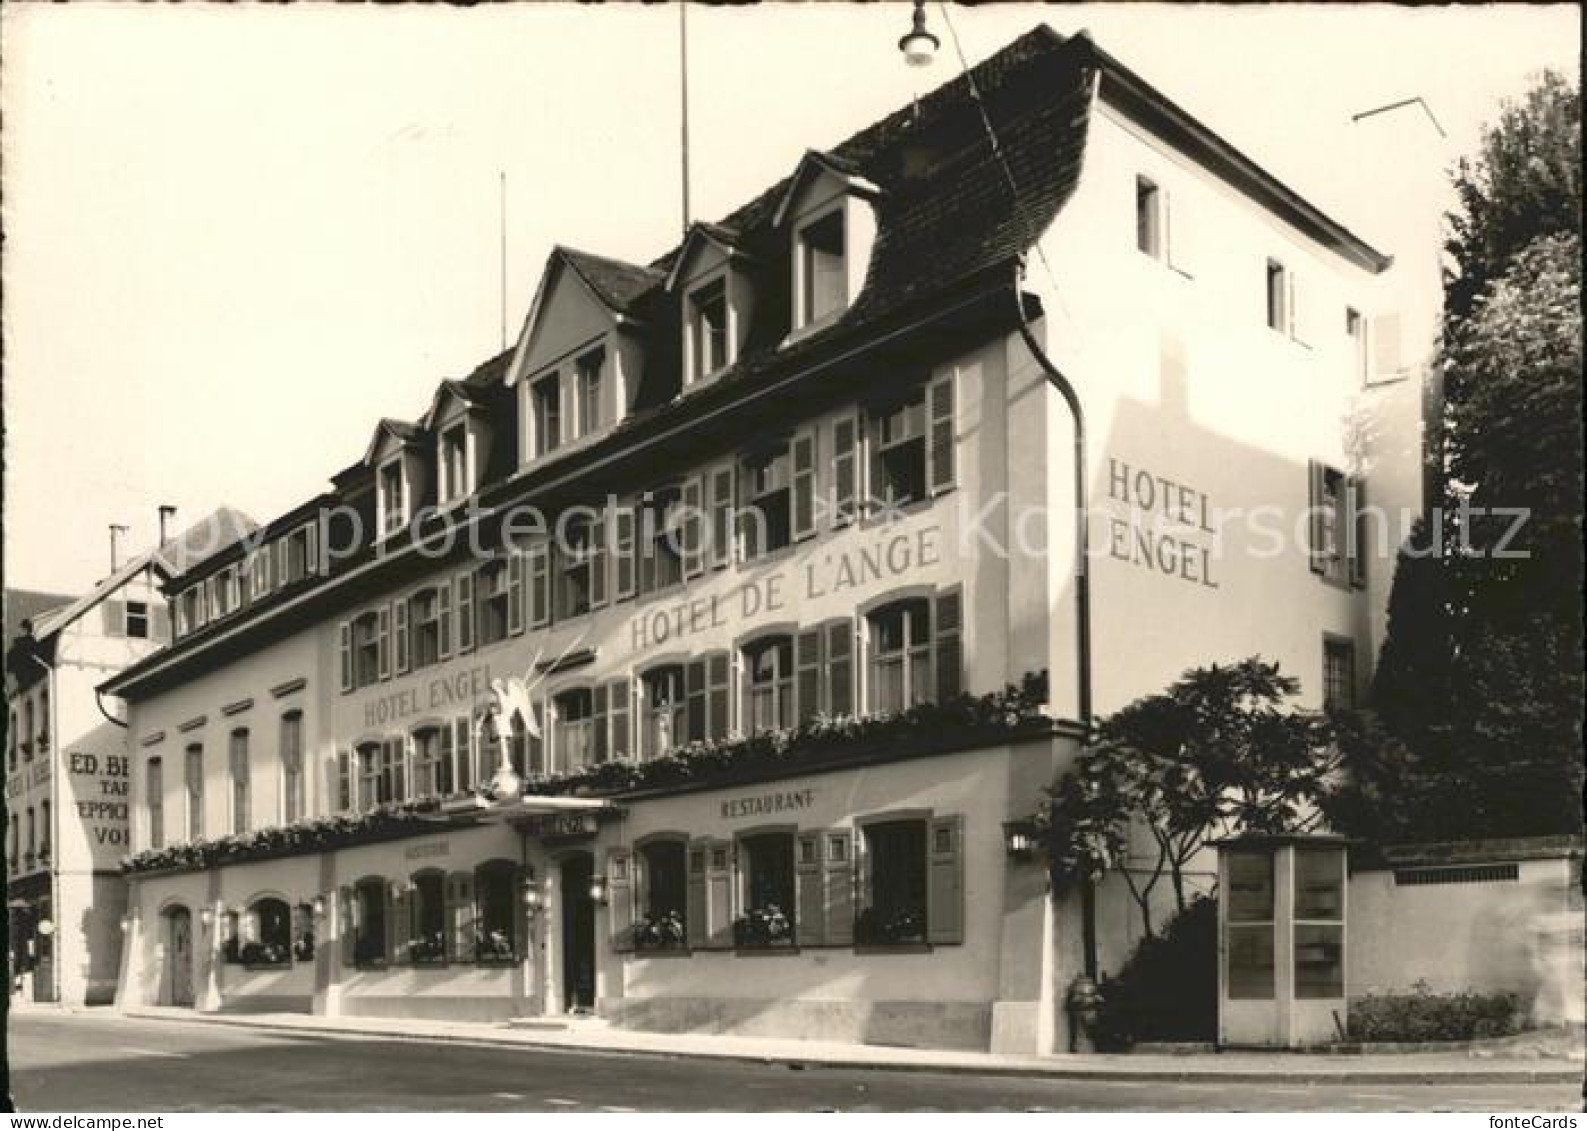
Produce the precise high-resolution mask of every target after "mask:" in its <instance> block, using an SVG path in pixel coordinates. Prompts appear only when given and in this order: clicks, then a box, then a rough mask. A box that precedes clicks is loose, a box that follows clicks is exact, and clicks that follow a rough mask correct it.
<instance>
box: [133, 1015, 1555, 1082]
mask: <svg viewBox="0 0 1587 1131" xmlns="http://www.w3.org/2000/svg"><path fill="white" fill-rule="evenodd" d="M115 1016H117V1017H123V1018H127V1019H129V1020H137V1021H169V1022H174V1023H177V1024H183V1023H186V1024H201V1025H220V1026H229V1027H232V1028H238V1029H256V1030H259V1031H261V1032H271V1033H291V1034H297V1035H302V1036H308V1037H313V1038H320V1039H335V1038H337V1037H374V1038H379V1039H381V1040H389V1041H402V1042H405V1043H408V1044H448V1045H475V1046H485V1047H489V1048H506V1049H525V1050H530V1051H536V1052H551V1053H572V1054H583V1055H586V1056H623V1057H636V1056H640V1057H650V1058H653V1059H656V1060H694V1059H698V1060H721V1061H729V1062H733V1063H739V1064H760V1065H768V1064H785V1065H787V1066H788V1067H789V1069H790V1070H793V1071H799V1070H803V1069H808V1068H822V1069H831V1070H842V1071H875V1072H915V1073H934V1074H939V1075H953V1076H1000V1077H1018V1078H1025V1079H1053V1080H1096V1081H1110V1082H1115V1083H1121V1082H1139V1083H1142V1084H1153V1083H1158V1084H1161V1083H1225V1084H1262V1083H1268V1084H1271V1083H1284V1084H1306V1085H1326V1084H1360V1083H1372V1084H1575V1083H1579V1082H1580V1080H1581V1070H1580V1069H1579V1068H1577V1067H1570V1066H1566V1067H1562V1068H1557V1069H1541V1068H1534V1067H1527V1068H1516V1069H1512V1070H1508V1071H1499V1070H1494V1069H1492V1068H1486V1069H1470V1070H1468V1069H1464V1068H1461V1069H1449V1068H1443V1069H1434V1070H1421V1071H1416V1070H1412V1069H1404V1068H1390V1069H1384V1070H1367V1071H1359V1072H1315V1071H1284V1070H1279V1071H1272V1070H1259V1069H1251V1068H1237V1069H1230V1070H1228V1071H1220V1070H1218V1069H1217V1068H1214V1067H1211V1066H1207V1067H1202V1068H1195V1069H1191V1068H1185V1069H1166V1068H1164V1069H1150V1068H1148V1069H1124V1068H1103V1067H1092V1066H1082V1065H1075V1066H1067V1065H1064V1064H1061V1063H1055V1064H1052V1065H1046V1064H968V1063H964V1062H962V1061H961V1062H948V1063H943V1064H933V1063H925V1062H920V1063H913V1062H899V1061H870V1060H865V1059H861V1058H854V1059H851V1058H845V1057H841V1056H832V1055H830V1054H819V1053H818V1054H814V1055H811V1056H793V1055H790V1054H787V1053H777V1054H771V1055H756V1054H754V1053H743V1052H695V1051H687V1052H680V1051H675V1050H664V1049H647V1048H633V1047H628V1048H623V1047H612V1048H607V1047H602V1046H597V1045H578V1044H572V1043H568V1044H561V1043H556V1042H549V1041H547V1042H540V1041H525V1040H514V1039H510V1038H505V1037H497V1036H492V1035H491V1034H488V1033H481V1034H473V1033H394V1032H391V1031H390V1030H386V1029H373V1028H335V1029H331V1028H317V1027H313V1026H305V1025H283V1024H280V1023H279V1022H273V1021H254V1020H250V1019H248V1017H247V1016H246V1015H231V1016H224V1017H218V1016H214V1015H203V1014H198V1015H194V1016H193V1017H169V1016H166V1015H164V1014H155V1013H143V1012H139V1011H137V1010H117V1011H116V1012H115ZM1210 1055H1213V1056H1216V1055H1218V1054H1216V1053H1214V1054H1210ZM1330 1059H1331V1060H1333V1062H1334V1063H1337V1062H1338V1059H1339V1058H1330Z"/></svg>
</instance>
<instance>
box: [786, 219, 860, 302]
mask: <svg viewBox="0 0 1587 1131" xmlns="http://www.w3.org/2000/svg"><path fill="white" fill-rule="evenodd" d="M799 267H800V275H801V285H800V294H799V319H798V322H799V325H800V326H810V325H813V324H814V323H817V322H820V321H821V320H823V319H825V318H829V317H831V316H832V315H834V314H836V313H837V312H838V311H840V310H842V309H843V308H844V307H845V306H846V305H848V278H847V273H846V270H845V267H844V260H843V213H842V212H841V211H837V212H830V213H828V214H827V215H825V216H823V217H822V218H821V219H819V220H817V221H815V222H814V223H812V224H810V225H808V226H806V227H805V228H804V229H802V230H801V231H800V233H799Z"/></svg>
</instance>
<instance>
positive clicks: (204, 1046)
mask: <svg viewBox="0 0 1587 1131" xmlns="http://www.w3.org/2000/svg"><path fill="white" fill-rule="evenodd" d="M9 1040H10V1045H9V1057H10V1063H11V1073H12V1077H11V1079H12V1091H13V1095H14V1097H15V1100H16V1103H17V1107H18V1110H20V1111H66V1112H85V1111H106V1112H138V1111H225V1110H242V1111H326V1110H331V1111H334V1110H360V1111H420V1110H424V1111H430V1110H461V1111H626V1110H640V1111H700V1110H717V1111H745V1110H794V1111H812V1110H828V1109H838V1110H844V1111H931V1110H943V1111H953V1110H1003V1111H1026V1110H1032V1109H1036V1110H1051V1111H1111V1110H1131V1109H1133V1110H1172V1111H1182V1110H1194V1109H1199V1108H1217V1109H1223V1110H1227V1109H1233V1110H1241V1111H1285V1110H1354V1111H1363V1110H1364V1111H1399V1110H1454V1111H1468V1110H1471V1111H1517V1110H1525V1111H1550V1110H1572V1109H1574V1108H1575V1107H1579V1103H1580V1097H1579V1094H1578V1092H1577V1089H1576V1088H1575V1087H1573V1086H1572V1085H1569V1084H1544V1085H1535V1084H1524V1083H1517V1084H1469V1085H1461V1086H1458V1087H1449V1086H1443V1085H1440V1086H1437V1087H1429V1086H1423V1085H1414V1084H1362V1085H1360V1086H1355V1085H1351V1084H1325V1085H1324V1084H1319V1085H1302V1084H1287V1083H1282V1082H1275V1083H1273V1084H1272V1085H1266V1084H1230V1083H1224V1082H1207V1083H1159V1082H1151V1083H1143V1082H1118V1083H1114V1082H1098V1081H1093V1080H1042V1079H1023V1078H1008V1077H989V1076H974V1075H961V1074H954V1073H936V1072H897V1071H882V1070H853V1069H844V1070H836V1069H829V1068H817V1067H811V1068H807V1069H804V1070H799V1069H797V1068H794V1067H789V1066H786V1065H774V1064H767V1065H758V1064H745V1063H742V1062H732V1061H707V1060H699V1059H689V1060H685V1059H682V1058H677V1059H674V1058H663V1057H653V1056H630V1055H619V1054H612V1053H585V1052H568V1051H560V1050H549V1049H546V1050H542V1049H504V1048H490V1047H484V1046H472V1047H471V1046H466V1045H456V1044H424V1043H417V1042H411V1041H395V1040H380V1039H375V1038H368V1037H334V1036H321V1035H308V1034H304V1035H298V1034H283V1033H268V1032H260V1031H257V1030H249V1029H243V1028H233V1027H224V1026H215V1025H204V1024H182V1023H177V1022H168V1021H147V1020H135V1019H124V1018H118V1017H114V1016H111V1015H108V1014H99V1015H88V1016H83V1015H71V1014H60V1015H56V1014H37V1013H35V1014H28V1015H13V1016H12V1018H11V1026H10V1033H9Z"/></svg>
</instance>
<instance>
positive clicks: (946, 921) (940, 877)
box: [926, 816, 964, 943]
mask: <svg viewBox="0 0 1587 1131" xmlns="http://www.w3.org/2000/svg"><path fill="white" fill-rule="evenodd" d="M926 867H927V873H926V941H927V942H929V943H960V942H963V941H964V818H962V817H958V816H953V817H933V818H932V819H931V821H930V822H929V824H928V826H927V829H926Z"/></svg>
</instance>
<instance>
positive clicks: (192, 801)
mask: <svg viewBox="0 0 1587 1131" xmlns="http://www.w3.org/2000/svg"><path fill="white" fill-rule="evenodd" d="M182 773H183V777H184V779H185V781H184V784H185V785H186V786H187V839H188V840H198V839H200V838H201V837H203V835H204V748H203V747H202V746H200V745H199V744H198V743H196V742H195V743H194V744H193V745H191V746H189V747H188V748H187V750H186V751H184V753H183V756H182Z"/></svg>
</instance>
